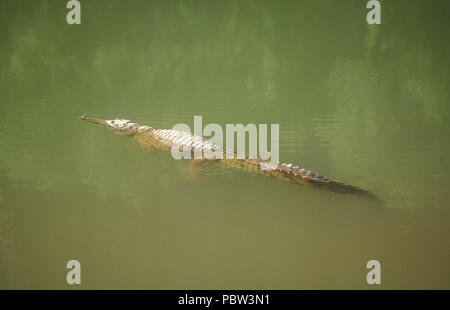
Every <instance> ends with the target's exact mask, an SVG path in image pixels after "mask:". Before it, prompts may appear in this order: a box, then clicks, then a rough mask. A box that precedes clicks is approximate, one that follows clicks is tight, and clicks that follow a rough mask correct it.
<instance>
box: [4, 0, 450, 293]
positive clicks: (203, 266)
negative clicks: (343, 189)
mask: <svg viewBox="0 0 450 310" xmlns="http://www.w3.org/2000/svg"><path fill="white" fill-rule="evenodd" d="M0 12H1V14H0V25H1V27H0V42H1V45H0V94H1V95H0V141H1V143H0V185H1V186H0V288H68V286H67V285H66V283H65V273H66V270H65V268H64V267H65V263H66V262H67V261H68V260H70V259H78V260H80V262H81V264H82V266H83V270H84V271H83V276H82V277H83V280H82V283H83V285H82V286H83V287H84V288H150V289H151V288H153V289H156V288H273V289H277V288H278V289H280V288H289V289H290V288H368V286H367V284H366V282H365V275H366V272H367V270H366V269H365V265H366V263H367V261H368V260H370V259H378V260H379V261H380V262H381V264H382V268H383V269H382V270H383V271H382V272H383V274H382V277H383V280H382V281H383V285H382V288H450V282H449V277H448V275H449V271H450V266H449V263H448V262H449V261H450V260H449V258H450V249H449V247H448V238H449V237H450V228H449V227H448V222H449V219H450V210H449V208H448V201H449V198H450V195H449V193H448V191H447V187H448V184H449V181H450V180H449V178H450V177H449V175H450V169H449V161H448V159H447V157H448V153H449V150H450V144H449V142H448V132H450V131H449V126H450V125H449V123H448V119H449V105H448V102H449V92H448V87H447V85H449V70H448V69H449V47H448V43H447V40H446V38H447V37H448V36H449V33H448V32H449V29H450V27H449V25H448V23H449V21H448V18H447V16H448V13H449V7H448V5H447V4H446V2H445V1H434V2H433V3H426V2H425V1H418V0H417V1H395V2H393V3H384V4H383V20H382V24H381V25H379V26H368V25H367V24H366V22H365V12H366V11H365V6H364V5H362V4H361V1H346V2H345V3H342V2H339V3H337V2H336V3H334V2H332V1H325V0H323V1H285V2H282V3H278V2H277V3H276V2H273V1H258V2H249V1H224V2H220V3H219V2H214V3H211V2H209V1H198V2H190V1H177V2H172V1H169V2H168V1H131V2H130V1H129V2H127V3H124V2H122V1H109V2H108V3H107V4H105V3H104V2H102V1H90V2H89V3H85V4H83V21H82V24H81V25H80V26H68V25H67V24H65V14H66V9H65V6H64V5H60V4H58V3H57V2H56V1H34V2H33V3H32V4H31V3H29V2H27V1H9V0H8V1H3V2H1V3H0ZM85 113H87V114H90V115H94V116H98V117H104V118H112V117H119V116H120V117H124V118H129V119H133V120H135V121H136V122H139V123H141V124H146V125H150V126H153V127H157V128H171V127H172V126H173V125H174V124H177V123H187V124H190V125H192V124H193V116H194V115H202V116H203V120H204V123H218V124H220V125H225V124H226V123H244V124H247V123H278V124H280V157H281V159H282V160H283V161H288V162H295V163H298V164H300V165H302V166H305V167H307V168H310V169H313V170H315V171H318V172H320V173H321V174H323V175H325V176H327V177H331V178H336V179H338V180H342V181H344V182H346V183H349V184H354V185H358V186H361V187H363V188H365V189H368V190H370V191H371V192H373V193H375V194H376V195H377V196H379V197H380V198H381V199H382V200H383V201H384V205H383V206H382V207H374V206H373V205H370V204H369V203H367V202H365V201H361V200H359V199H358V198H356V197H348V196H345V195H338V194H334V193H328V192H323V191H315V190H311V189H308V188H302V187H300V186H295V185H293V184H287V183H284V182H281V181H277V180H274V179H271V178H264V177H261V176H256V175H251V174H248V173H245V172H241V171H235V170H232V169H230V168H228V167H222V166H220V165H209V166H208V167H206V168H205V169H204V171H203V175H202V177H201V178H200V179H198V180H197V181H196V182H193V183H192V182H187V180H186V178H185V177H186V175H187V173H188V163H187V162H184V161H175V160H173V159H172V158H171V157H170V155H169V154H162V153H156V154H148V153H147V152H146V151H145V150H143V149H142V148H140V146H139V145H138V144H137V143H136V142H135V141H134V140H133V139H130V138H128V137H122V136H117V135H114V134H112V133H111V132H109V131H107V130H105V129H104V128H100V127H97V126H92V125H91V124H87V123H85V122H81V121H80V120H79V119H78V116H79V115H81V114H85Z"/></svg>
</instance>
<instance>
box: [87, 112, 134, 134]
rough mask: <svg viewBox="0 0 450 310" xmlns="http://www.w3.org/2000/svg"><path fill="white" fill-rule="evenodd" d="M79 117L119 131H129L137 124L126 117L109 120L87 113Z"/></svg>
mask: <svg viewBox="0 0 450 310" xmlns="http://www.w3.org/2000/svg"><path fill="white" fill-rule="evenodd" d="M80 118H81V119H83V120H86V121H89V122H91V123H96V124H100V125H102V126H105V127H108V128H111V129H117V130H120V131H129V130H134V129H135V128H136V127H138V126H139V125H138V124H136V123H135V122H133V121H131V120H128V119H122V118H116V119H111V120H104V119H99V118H94V117H90V116H87V115H82V116H80Z"/></svg>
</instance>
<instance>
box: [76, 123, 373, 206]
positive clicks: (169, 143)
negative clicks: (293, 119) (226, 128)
mask: <svg viewBox="0 0 450 310" xmlns="http://www.w3.org/2000/svg"><path fill="white" fill-rule="evenodd" d="M80 118H81V119H83V120H86V121H89V122H92V123H95V124H99V125H102V126H104V127H107V128H109V129H113V130H115V131H116V132H117V133H118V134H121V135H127V136H133V137H134V138H136V139H137V141H138V142H139V143H140V144H141V145H142V146H143V147H145V148H147V149H149V150H164V151H170V150H171V149H172V147H174V146H175V147H178V148H179V150H180V151H181V150H186V149H188V150H192V154H194V151H195V150H199V149H201V150H202V152H201V154H204V155H202V157H201V158H199V159H193V160H192V161H191V166H192V167H195V166H198V165H199V164H202V163H205V162H217V161H219V162H221V163H223V164H225V165H228V166H232V167H236V168H239V169H243V170H246V171H251V172H254V173H259V174H263V175H268V176H272V177H275V178H277V179H282V180H285V181H289V182H293V183H296V184H300V185H306V186H311V187H315V188H319V189H326V190H329V191H333V192H338V193H349V194H355V195H358V196H361V197H363V198H367V199H370V200H373V201H376V202H378V203H379V202H380V200H379V198H378V197H377V196H376V195H374V194H373V193H371V192H369V191H367V190H364V189H361V188H360V187H357V186H353V185H349V184H346V183H343V182H340V181H337V180H333V179H328V178H325V177H323V176H320V175H319V174H317V173H314V172H312V171H311V170H308V169H305V168H300V167H299V166H295V165H293V164H291V163H282V164H279V163H277V164H273V163H271V162H270V161H268V160H264V159H260V158H256V159H254V158H250V157H249V156H248V155H247V154H243V156H237V154H236V153H234V151H228V150H226V148H223V147H221V146H218V145H216V144H214V143H213V142H211V141H210V140H208V139H205V138H203V137H200V136H196V135H192V134H190V133H188V132H184V131H177V130H173V129H156V128H153V127H149V126H145V125H140V124H138V123H135V122H133V121H131V120H127V119H121V118H116V119H111V120H105V119H99V118H95V117H90V116H87V115H82V116H80ZM208 152H214V155H216V154H218V153H219V154H220V153H222V154H221V155H222V156H221V157H220V158H219V159H217V158H218V157H213V158H211V153H209V154H208ZM206 157H208V158H206ZM271 165H273V166H271Z"/></svg>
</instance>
